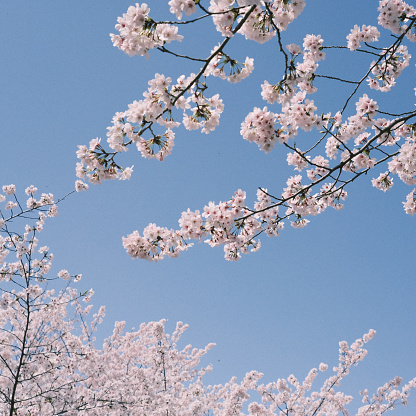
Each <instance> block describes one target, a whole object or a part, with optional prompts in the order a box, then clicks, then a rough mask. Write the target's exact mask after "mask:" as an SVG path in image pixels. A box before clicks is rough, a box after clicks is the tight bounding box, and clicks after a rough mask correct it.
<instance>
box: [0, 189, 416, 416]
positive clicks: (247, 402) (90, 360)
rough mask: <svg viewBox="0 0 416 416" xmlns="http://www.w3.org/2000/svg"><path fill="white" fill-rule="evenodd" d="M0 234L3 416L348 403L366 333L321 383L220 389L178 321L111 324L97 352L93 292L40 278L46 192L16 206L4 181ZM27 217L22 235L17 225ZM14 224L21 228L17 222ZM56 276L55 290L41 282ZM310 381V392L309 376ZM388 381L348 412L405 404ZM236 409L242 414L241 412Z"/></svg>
mask: <svg viewBox="0 0 416 416" xmlns="http://www.w3.org/2000/svg"><path fill="white" fill-rule="evenodd" d="M3 192H4V193H5V194H6V195H1V197H0V199H1V202H2V204H4V205H2V207H1V209H0V214H1V235H0V258H1V260H2V267H1V269H0V281H1V285H2V286H1V289H2V296H1V299H0V411H1V412H2V413H3V414H8V415H10V416H13V415H18V416H27V415H30V416H35V415H39V416H48V415H51V416H52V415H74V416H75V415H97V416H98V415H138V416H139V415H143V416H144V415H150V414H151V415H166V416H169V415H170V416H173V415H189V416H194V415H195V416H196V415H224V416H225V415H241V414H248V415H253V416H262V415H263V416H266V415H270V416H271V415H280V416H282V415H287V416H288V415H310V416H312V415H328V414H331V415H337V414H339V413H342V414H347V406H348V404H349V403H351V401H352V399H353V397H352V396H350V395H348V394H345V393H343V392H342V391H341V390H340V389H339V387H340V385H341V382H342V380H343V379H344V378H345V377H346V376H347V375H348V374H349V372H350V370H351V368H352V367H354V366H355V365H357V364H358V363H359V362H360V361H362V360H363V359H364V357H365V356H366V354H367V350H366V349H365V348H364V344H366V343H367V342H369V341H370V340H371V339H372V338H373V337H374V335H375V331H374V330H372V329H371V330H370V331H369V332H368V333H366V334H364V336H363V337H362V338H359V339H357V340H356V341H355V342H353V343H352V344H351V345H349V344H348V343H347V342H346V341H342V342H340V343H339V362H338V363H337V364H336V365H335V366H334V367H333V370H332V373H331V374H330V375H329V376H328V377H327V378H325V377H324V376H323V375H321V374H320V373H323V372H326V371H327V370H328V365H327V364H325V363H320V364H319V365H317V368H312V369H311V370H310V371H309V373H308V374H307V376H306V378H305V379H304V380H302V381H300V380H298V379H297V378H296V377H295V376H294V375H293V374H292V375H290V376H289V377H288V378H287V379H281V378H279V379H277V380H276V381H275V382H270V383H267V384H262V383H261V379H262V377H263V374H261V373H259V372H258V371H250V372H248V373H247V374H246V375H245V377H244V379H243V380H242V381H241V382H238V381H237V379H236V378H235V377H233V378H231V380H230V381H229V382H228V383H226V384H224V385H220V384H217V385H205V384H204V382H203V381H204V380H203V376H204V375H205V374H206V373H207V372H209V371H211V370H212V367H211V365H209V366H206V367H201V365H200V360H201V358H202V357H203V356H204V355H205V354H206V353H207V352H208V350H209V349H211V348H212V347H213V346H214V344H208V345H207V346H206V347H205V348H201V349H198V348H193V347H192V346H191V345H186V346H185V347H184V348H182V349H181V348H180V347H179V346H178V342H179V340H180V338H181V336H182V334H183V332H184V331H185V330H186V329H187V325H184V324H183V323H182V322H178V323H177V325H176V330H175V331H174V332H173V334H171V335H169V334H166V333H165V326H164V324H165V320H161V321H159V322H150V323H148V324H141V325H140V329H139V330H137V331H132V332H124V326H125V323H124V322H117V323H116V324H115V327H114V331H113V334H112V335H111V336H110V337H108V338H107V339H105V341H104V343H103V346H102V347H101V348H97V347H96V346H95V341H96V339H95V336H94V333H95V332H96V331H97V327H98V325H99V324H100V323H101V322H102V320H103V318H104V315H105V308H104V307H101V308H100V309H99V310H98V312H97V313H95V314H93V316H92V318H91V317H90V315H91V310H92V305H88V306H83V305H82V301H83V302H85V303H88V302H89V301H90V300H91V297H92V296H93V293H94V292H93V290H92V289H91V290H88V291H86V292H85V293H79V292H78V291H77V289H74V288H71V287H70V286H69V285H70V284H71V283H74V284H76V283H77V282H79V281H80V279H81V275H75V276H73V275H71V274H70V273H69V272H68V271H67V270H61V271H59V272H58V273H57V276H56V277H50V274H49V271H50V269H51V265H52V261H53V255H52V253H51V252H50V249H49V247H47V246H42V247H38V245H39V240H38V234H39V233H40V232H41V231H42V230H43V226H44V224H45V221H46V219H47V218H48V217H55V216H56V215H57V205H56V204H57V203H58V202H60V201H61V200H62V199H61V200H59V201H57V203H55V202H54V197H53V195H52V194H45V193H44V194H42V195H41V197H40V198H39V199H38V200H37V199H36V198H35V194H36V192H37V189H36V187H34V186H30V187H28V188H27V189H26V194H27V196H28V198H27V201H26V207H24V206H23V205H22V204H21V203H20V202H19V200H18V198H17V196H16V194H15V192H16V189H15V186H14V185H6V186H3ZM22 220H23V221H25V220H26V221H27V220H29V224H26V225H25V226H24V227H23V229H24V232H23V230H22V231H19V230H18V229H16V228H15V227H16V225H17V222H18V221H19V223H20V222H21V221H22ZM23 223H24V222H23ZM54 280H61V281H62V282H63V283H65V285H64V287H63V288H62V289H61V290H60V291H59V292H56V291H55V290H53V289H48V284H50V283H51V282H52V281H54ZM317 378H318V379H319V380H320V382H319V383H320V387H318V388H317V387H316V384H318V383H317V382H316V381H315V379H317ZM401 384H402V379H401V378H400V377H396V378H394V379H393V380H390V381H389V382H387V383H386V384H385V385H383V386H382V387H380V388H379V389H378V390H377V392H375V393H374V394H372V393H370V392H369V391H368V390H363V391H362V392H361V393H360V394H361V396H362V402H363V403H364V405H363V406H361V407H360V408H359V409H358V412H357V415H360V416H364V415H380V414H382V413H384V412H386V411H388V410H391V409H394V408H395V406H396V405H397V404H403V405H406V404H407V400H408V395H409V393H410V391H411V389H413V388H416V378H414V379H413V380H410V381H409V382H408V383H406V384H404V385H403V386H402V387H401ZM243 411H246V412H245V413H242V412H243Z"/></svg>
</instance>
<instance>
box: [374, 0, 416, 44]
mask: <svg viewBox="0 0 416 416" xmlns="http://www.w3.org/2000/svg"><path fill="white" fill-rule="evenodd" d="M378 11H379V12H380V14H379V15H378V24H379V25H380V26H382V27H384V28H385V29H388V30H390V31H392V32H393V33H395V34H396V35H401V34H405V36H406V37H407V38H408V39H409V40H411V41H412V42H414V41H416V28H415V26H414V23H412V22H414V17H415V16H416V9H415V8H414V7H413V6H410V5H409V4H407V3H405V2H404V1H402V0H381V1H380V2H379V6H378ZM412 19H413V20H412ZM411 24H413V27H412V28H411V30H410V31H409V30H408V29H409V27H410V25H411Z"/></svg>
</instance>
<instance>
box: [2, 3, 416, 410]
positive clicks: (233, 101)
mask: <svg viewBox="0 0 416 416" xmlns="http://www.w3.org/2000/svg"><path fill="white" fill-rule="evenodd" d="M165 3H166V4H165ZM148 4H149V6H150V7H151V9H152V12H154V13H152V16H154V17H155V18H156V19H158V18H163V17H164V16H166V15H167V10H168V8H167V1H166V2H165V1H156V0H149V1H148ZM162 4H163V7H161V5H162ZM129 5H130V3H129V2H128V1H126V0H118V1H117V2H114V1H110V0H102V1H92V2H84V1H79V0H74V1H72V2H69V3H68V2H63V1H55V2H52V1H43V0H38V1H36V2H29V1H15V2H3V3H2V4H1V6H0V31H1V39H2V42H1V43H0V53H1V61H2V63H1V65H0V90H1V92H2V94H1V95H2V96H1V100H0V123H1V124H0V125H1V133H0V134H1V141H2V148H1V155H2V169H1V174H0V178H1V181H0V182H1V184H9V183H14V184H16V186H17V187H18V189H20V191H21V192H23V190H24V188H25V187H26V186H28V185H30V184H34V185H35V186H37V187H38V188H39V190H41V191H42V192H45V191H46V192H53V193H54V194H55V195H56V197H58V196H61V195H63V194H65V193H66V192H68V191H69V190H71V189H72V188H73V183H74V180H75V163H76V156H75V151H76V149H77V145H79V144H87V143H88V142H89V141H90V140H91V139H93V138H95V137H102V138H103V141H104V140H105V135H106V127H107V126H108V125H109V124H110V122H111V118H112V116H113V115H114V113H115V112H117V111H124V110H125V109H126V108H127V105H128V104H129V103H131V102H132V101H133V100H135V99H141V97H142V92H143V91H144V90H145V89H147V81H148V80H149V79H150V78H152V77H153V76H154V74H155V73H156V72H159V73H164V74H165V75H166V76H171V77H172V78H173V79H176V77H177V76H179V75H180V74H182V73H185V74H189V73H190V72H196V70H197V69H198V67H197V66H195V65H190V66H188V64H187V63H186V62H182V61H177V60H175V59H172V58H171V57H170V56H164V55H161V54H160V53H156V52H155V51H153V52H152V53H150V59H149V60H145V59H144V58H140V57H135V58H130V57H128V56H127V55H124V54H123V53H122V52H121V51H119V50H118V49H116V48H114V47H113V46H112V44H111V41H110V38H109V33H110V32H114V25H115V23H116V19H117V16H120V15H121V14H122V13H124V12H125V11H126V10H127V8H128V6H129ZM155 5H158V6H159V7H160V10H156V7H155ZM363 5H364V6H363ZM377 5H378V2H377V1H373V0H371V1H367V2H362V1H357V0H352V1H349V2H345V1H340V0H336V1H329V0H323V1H320V2H312V1H309V2H307V6H306V9H305V11H304V13H303V14H302V16H301V17H300V18H299V19H298V20H297V21H295V22H294V23H293V25H292V26H291V27H290V29H289V30H288V31H287V32H285V33H283V43H284V44H289V43H301V42H302V38H303V37H304V35H305V34H312V33H313V34H321V35H322V37H323V38H324V45H335V44H344V45H345V44H346V40H345V37H346V36H347V34H348V33H349V31H350V29H351V28H352V27H353V26H354V24H359V25H362V24H376V16H377V11H376V9H377ZM171 18H173V16H172V17H171ZM194 30H195V29H194ZM181 33H182V34H184V35H186V34H189V33H193V35H192V37H191V38H190V39H189V40H188V41H186V42H184V44H183V45H180V44H177V45H176V47H177V49H176V50H177V51H185V50H186V51H189V50H192V51H194V52H195V53H198V54H199V56H200V57H205V55H206V54H207V53H208V52H209V51H210V50H211V49H212V47H213V45H216V44H217V42H218V41H219V40H220V37H219V35H217V34H216V32H215V31H213V30H211V29H210V26H208V28H206V27H205V26H201V27H200V29H198V30H197V31H196V32H191V30H190V29H186V28H183V29H182V28H181ZM195 33H196V34H195ZM211 35H212V36H211ZM383 36H384V39H386V38H387V37H388V36H387V33H386V32H383ZM234 50H235V55H236V57H239V58H240V59H241V60H244V58H245V56H246V55H249V56H250V57H254V58H255V62H254V65H255V72H254V74H253V75H252V76H251V77H249V78H248V79H247V80H245V81H243V82H242V83H240V84H237V85H231V86H230V85H228V84H226V83H225V82H220V81H219V80H213V82H212V84H211V86H212V87H210V89H211V92H212V95H213V94H214V93H216V92H220V94H221V95H222V98H223V99H224V102H225V111H224V113H223V115H222V119H221V121H222V123H221V125H220V127H219V128H217V130H216V131H215V132H214V133H211V134H210V135H205V134H199V133H198V132H196V133H195V132H187V131H185V130H184V129H182V128H181V129H178V131H177V132H176V141H175V147H174V149H173V153H172V154H171V155H170V156H169V157H168V158H166V160H165V161H164V162H163V163H160V162H158V161H156V160H145V159H143V158H142V157H141V156H140V155H139V154H138V153H137V152H136V151H134V150H132V151H130V152H129V153H128V154H127V155H126V157H125V158H124V159H123V161H122V163H124V165H126V166H130V165H132V164H134V165H135V169H134V174H133V176H132V179H131V180H130V181H128V182H118V181H117V182H107V183H104V184H103V185H101V186H92V187H91V188H90V190H89V191H88V192H86V193H83V194H77V195H75V196H73V197H71V198H70V199H68V200H67V201H65V202H64V203H63V204H61V205H60V206H59V212H60V214H59V216H58V217H57V218H56V219H53V220H50V221H48V223H47V226H46V228H45V231H44V232H43V235H42V240H41V242H42V244H47V245H48V246H50V247H51V251H52V252H53V253H54V254H55V270H56V271H58V270H60V269H62V268H66V269H68V270H69V271H70V272H71V273H74V274H75V273H82V274H83V281H82V283H81V284H80V288H81V289H84V290H85V289H88V288H90V287H92V288H94V290H95V292H96V293H95V296H94V299H93V303H94V305H96V306H97V307H98V306H99V305H102V304H104V305H106V306H107V317H106V320H105V323H104V324H103V325H102V328H101V332H100V333H99V335H98V338H99V339H100V340H102V339H103V338H105V337H106V336H107V335H109V334H110V332H111V329H112V326H113V323H114V321H115V320H126V321H127V327H128V328H129V327H138V326H139V324H140V323H141V322H147V321H151V320H159V319H161V318H166V319H168V329H172V328H174V326H175V323H176V321H178V320H181V321H184V322H186V323H188V324H189V325H190V329H189V331H188V332H187V334H186V335H185V339H184V345H186V344H187V343H191V344H193V345H195V346H203V345H206V344H207V343H209V342H216V343H217V346H216V347H215V348H214V349H213V350H211V351H210V352H209V354H208V356H207V362H211V363H212V364H213V365H214V371H213V373H212V374H211V375H209V377H208V378H207V381H209V382H211V383H223V382H226V381H228V379H229V378H230V377H231V376H233V375H236V376H238V377H242V376H243V375H244V374H245V372H246V371H249V370H253V369H256V370H259V371H261V372H263V373H265V380H266V381H271V380H272V379H277V378H279V377H280V378H283V377H287V376H288V375H289V374H291V373H294V374H295V375H296V376H297V377H299V378H302V377H304V376H306V374H307V372H308V371H309V370H310V369H311V368H312V367H316V366H318V365H319V363H320V362H322V361H323V362H326V363H328V364H329V365H330V368H331V367H332V366H333V365H335V364H336V362H337V357H338V341H340V340H344V339H345V340H347V341H348V342H352V341H354V340H355V339H356V338H358V337H360V336H361V335H362V334H363V333H364V332H367V330H368V329H370V328H374V329H376V330H377V336H376V337H375V338H374V339H373V341H371V343H370V344H369V345H368V347H369V348H368V349H369V355H368V357H367V358H366V359H365V361H364V362H363V363H361V364H360V365H359V366H358V367H357V368H356V369H354V371H353V372H352V374H351V375H350V376H349V377H348V378H347V379H346V380H345V386H346V390H347V392H348V393H350V394H352V395H354V397H355V396H357V397H358V392H359V390H361V389H363V388H364V387H368V388H369V389H371V388H373V389H375V388H376V387H378V386H380V385H382V384H384V383H385V382H386V381H388V380H389V379H391V378H393V377H394V376H396V375H400V376H402V377H403V378H404V381H407V380H409V379H410V378H413V377H414V376H416V359H415V356H416V355H415V348H416V335H415V318H416V302H415V295H416V282H415V274H416V273H415V268H414V259H415V231H416V223H415V221H416V219H415V218H412V217H410V216H407V215H406V214H405V213H404V211H403V208H402V201H404V199H405V196H406V195H407V194H408V193H409V192H410V191H411V189H412V188H410V187H408V186H405V185H403V184H401V182H400V180H399V179H398V178H397V177H396V178H395V186H394V187H393V189H392V191H390V192H388V193H387V194H383V193H382V192H380V191H377V190H376V189H375V188H373V187H372V186H371V182H370V180H371V178H372V177H374V176H376V175H367V176H365V177H363V178H362V179H361V181H360V182H359V183H357V184H354V185H353V186H352V187H350V188H349V189H348V192H349V198H348V199H347V201H346V202H345V208H344V210H343V211H341V212H335V211H333V210H332V211H329V210H328V211H327V212H325V213H324V214H323V215H321V216H319V217H315V218H312V219H311V223H310V224H309V225H308V227H307V228H305V229H302V230H294V229H292V228H291V227H290V226H289V225H288V224H287V227H286V229H285V230H283V231H282V233H281V236H280V237H278V238H273V239H271V238H267V237H263V238H262V248H261V250H260V251H259V252H258V253H255V254H251V255H249V256H245V257H243V259H242V260H241V261H240V262H238V263H229V262H226V261H225V260H224V259H223V251H222V248H218V249H211V248H210V247H208V246H207V245H206V244H203V243H201V244H196V246H195V247H193V248H192V249H190V250H189V251H188V252H187V253H184V254H183V255H182V256H181V257H180V258H178V259H175V260H171V259H167V260H164V261H163V262H160V263H157V264H155V263H147V262H144V261H137V260H136V261H133V260H131V259H130V258H129V257H128V256H127V254H126V253H125V252H124V249H123V247H122V244H121V237H122V236H125V235H127V234H129V233H131V232H132V231H133V230H136V229H138V230H139V231H142V230H143V228H144V227H146V226H147V225H148V223H149V222H155V223H156V224H157V225H160V226H166V227H168V228H176V227H177V226H178V224H177V220H178V219H179V217H180V215H181V212H182V211H184V210H186V209H187V208H188V207H189V208H191V210H195V209H200V210H202V209H203V207H204V205H205V204H207V203H208V202H209V201H217V202H218V201H224V200H227V199H229V198H230V196H231V195H232V194H233V193H234V191H235V190H237V189H238V188H241V189H244V190H245V191H247V201H248V203H250V204H252V202H253V200H254V199H255V194H256V189H257V188H258V187H259V186H262V187H266V188H268V189H269V190H270V191H272V192H274V193H275V194H279V193H280V192H281V191H282V188H283V187H284V186H285V182H286V179H287V177H288V176H289V175H292V174H293V173H292V172H293V171H292V170H291V169H289V168H288V167H287V164H286V152H285V151H284V149H282V148H279V147H276V149H275V151H274V152H272V153H270V154H269V155H265V154H263V153H260V152H259V151H258V150H257V147H256V146H255V145H254V144H250V143H248V142H246V141H244V140H243V139H242V137H241V136H240V134H239V130H240V123H241V121H242V120H244V118H245V116H246V115H247V113H248V112H249V111H251V110H252V108H253V107H254V106H264V105H267V104H266V103H265V102H263V101H262V100H261V97H260V84H261V83H262V82H263V81H264V80H265V79H267V80H268V81H269V82H277V81H278V80H280V77H281V71H282V68H283V67H282V60H281V58H280V56H279V54H278V48H277V45H276V42H275V41H273V40H272V41H271V42H269V43H268V44H266V45H264V46H263V47H260V45H258V44H255V43H253V42H247V43H246V42H243V39H242V38H241V39H236V47H235V49H234ZM410 53H412V51H410ZM413 54H414V52H413ZM355 58H356V56H355V55H352V54H349V53H347V52H345V53H344V52H343V53H341V52H334V53H333V54H331V53H327V58H326V60H325V61H323V62H322V63H321V65H320V70H319V71H318V72H319V73H321V74H349V75H350V76H351V77H352V78H354V76H355V75H356V76H357V77H358V76H359V75H360V74H361V73H362V70H364V68H366V67H367V65H368V63H363V62H361V66H359V65H355V64H354V63H353V61H352V59H355ZM415 79H416V78H415V66H414V62H413V63H411V66H410V67H409V68H407V69H406V71H405V73H403V75H402V76H401V77H400V78H399V80H398V86H397V87H396V90H395V91H394V92H393V93H391V94H388V95H385V96H384V95H382V94H381V93H378V94H376V93H374V92H369V91H368V90H365V91H364V90H363V92H367V93H369V95H370V94H371V96H373V97H374V98H375V99H376V100H380V103H381V102H384V105H385V107H384V109H385V111H389V110H390V111H392V112H395V111H397V112H399V111H405V110H407V111H408V110H409V109H412V107H413V103H414V94H413V88H414V87H415V84H414V80H415ZM318 87H320V89H319V92H318V93H317V94H315V96H314V97H310V98H312V99H314V100H315V103H317V105H318V113H320V112H328V111H332V112H333V113H335V112H336V111H337V109H338V107H336V106H337V105H340V104H341V103H342V102H343V99H345V98H344V97H345V94H346V93H348V92H349V89H348V88H347V89H345V88H344V87H342V86H339V85H338V84H335V83H322V84H318ZM383 100H384V101H383ZM386 100H388V101H386ZM270 108H271V109H272V110H274V111H275V112H279V107H277V106H275V107H271V106H270ZM301 137H302V139H303V140H305V141H306V140H311V141H312V140H313V137H311V136H307V135H304V136H301ZM299 140H301V138H299ZM377 175H378V173H377ZM355 405H359V398H358V399H357V400H356V402H355ZM415 412H416V394H415V393H413V397H411V400H410V404H409V406H408V407H407V408H403V409H400V411H399V412H397V414H400V415H414V414H415Z"/></svg>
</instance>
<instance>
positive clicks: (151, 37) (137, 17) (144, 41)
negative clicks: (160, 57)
mask: <svg viewBox="0 0 416 416" xmlns="http://www.w3.org/2000/svg"><path fill="white" fill-rule="evenodd" d="M149 12H150V9H149V7H147V4H146V3H143V4H141V5H140V4H138V3H136V6H130V7H129V8H128V10H127V13H125V14H123V16H122V17H119V18H118V19H117V22H118V24H117V25H116V27H115V28H116V30H118V31H119V33H120V34H119V35H114V34H110V37H111V41H112V42H113V44H114V46H117V47H118V48H119V49H121V50H122V51H123V52H125V53H126V54H128V55H129V56H134V55H140V56H143V55H144V56H146V58H148V57H149V50H150V49H153V48H157V47H159V46H163V45H164V44H165V43H170V42H172V41H175V40H177V41H181V40H182V39H183V36H181V35H178V27H177V26H174V25H169V24H166V23H162V24H157V23H156V22H154V21H153V20H152V18H151V17H150V16H149Z"/></svg>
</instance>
